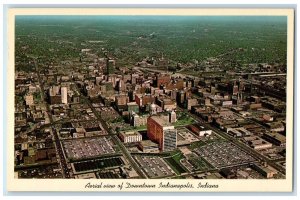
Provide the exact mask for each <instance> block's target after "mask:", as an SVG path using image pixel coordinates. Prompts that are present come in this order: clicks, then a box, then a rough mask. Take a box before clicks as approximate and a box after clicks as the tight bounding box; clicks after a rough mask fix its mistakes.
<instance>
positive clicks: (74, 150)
mask: <svg viewBox="0 0 300 200" xmlns="http://www.w3.org/2000/svg"><path fill="white" fill-rule="evenodd" d="M62 144H63V147H64V150H65V153H66V156H67V158H73V159H81V158H88V157H95V156H101V155H103V154H111V153H115V150H114V149H113V147H112V145H113V143H112V141H111V140H110V139H109V138H107V137H99V138H91V139H79V140H66V141H63V142H62Z"/></svg>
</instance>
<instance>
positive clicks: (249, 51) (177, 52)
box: [6, 8, 294, 192]
mask: <svg viewBox="0 0 300 200" xmlns="http://www.w3.org/2000/svg"><path fill="white" fill-rule="evenodd" d="M7 29H8V34H7V38H8V40H9V44H8V52H9V58H8V66H7V76H8V79H7V80H8V82H7V86H8V91H9V93H8V96H7V98H8V100H7V104H8V105H7V109H8V110H9V112H8V113H7V119H8V122H9V124H8V130H7V133H6V134H7V147H6V149H7V157H8V159H7V160H8V162H7V166H6V167H7V189H8V191H87V192H292V188H293V178H294V177H293V175H294V174H293V148H294V147H293V134H294V132H293V110H294V107H293V105H294V102H293V89H294V80H293V71H294V10H293V9H254V8H253V9H251V8H248V9H245V8H241V9H237V8H234V9H230V8H224V9H221V8H220V9H215V8H214V9H201V8H176V9H175V8H169V9H167V8H155V9H154V8H153V9H152V8H139V9H138V8H10V9H9V10H8V21H7Z"/></svg>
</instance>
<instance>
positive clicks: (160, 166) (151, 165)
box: [134, 156, 175, 178]
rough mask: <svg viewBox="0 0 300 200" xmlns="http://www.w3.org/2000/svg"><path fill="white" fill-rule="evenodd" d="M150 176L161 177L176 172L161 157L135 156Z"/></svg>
mask: <svg viewBox="0 0 300 200" xmlns="http://www.w3.org/2000/svg"><path fill="white" fill-rule="evenodd" d="M134 159H135V160H136V161H137V163H138V164H139V165H140V166H141V168H142V169H143V171H144V172H145V173H146V174H147V176H148V177H149V178H159V177H166V176H172V175H175V172H174V171H173V170H172V169H171V168H170V167H169V166H168V164H167V163H166V162H165V161H164V160H163V158H161V157H157V156H134Z"/></svg>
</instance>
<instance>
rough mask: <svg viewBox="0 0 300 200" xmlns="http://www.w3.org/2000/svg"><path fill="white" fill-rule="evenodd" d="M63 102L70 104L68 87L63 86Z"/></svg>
mask: <svg viewBox="0 0 300 200" xmlns="http://www.w3.org/2000/svg"><path fill="white" fill-rule="evenodd" d="M61 102H62V103H63V104H68V88H67V87H61Z"/></svg>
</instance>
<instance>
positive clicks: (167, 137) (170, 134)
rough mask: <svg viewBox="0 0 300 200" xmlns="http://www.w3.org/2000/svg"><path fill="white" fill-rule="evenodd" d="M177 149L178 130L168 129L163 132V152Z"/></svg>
mask: <svg viewBox="0 0 300 200" xmlns="http://www.w3.org/2000/svg"><path fill="white" fill-rule="evenodd" d="M176 147H177V130H176V129H166V130H164V132H163V145H162V150H163V151H173V150H174V149H175V148H176Z"/></svg>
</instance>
